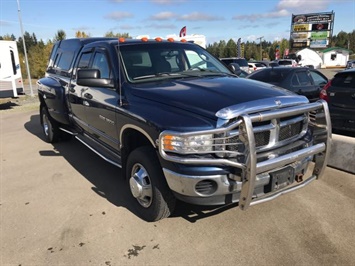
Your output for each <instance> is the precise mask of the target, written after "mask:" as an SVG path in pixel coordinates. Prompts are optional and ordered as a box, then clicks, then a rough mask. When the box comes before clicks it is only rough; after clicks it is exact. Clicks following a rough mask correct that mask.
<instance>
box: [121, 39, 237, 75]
mask: <svg viewBox="0 0 355 266" xmlns="http://www.w3.org/2000/svg"><path fill="white" fill-rule="evenodd" d="M119 51H120V53H121V61H122V65H123V67H124V69H125V72H126V75H127V78H128V80H129V81H130V82H143V81H147V80H152V79H153V80H154V79H177V78H186V77H203V76H211V75H231V74H232V73H231V71H230V70H229V69H228V68H226V67H225V66H224V65H223V64H222V63H221V62H220V61H219V60H217V59H216V58H215V57H213V56H212V55H210V54H209V53H208V52H207V51H206V50H204V49H202V48H201V47H199V46H198V45H192V44H191V45H190V44H184V43H147V44H143V45H142V44H141V43H140V44H130V45H121V46H120V47H119Z"/></svg>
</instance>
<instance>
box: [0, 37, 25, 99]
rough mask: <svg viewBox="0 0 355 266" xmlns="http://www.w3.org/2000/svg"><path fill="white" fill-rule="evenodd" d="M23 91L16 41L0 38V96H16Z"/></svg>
mask: <svg viewBox="0 0 355 266" xmlns="http://www.w3.org/2000/svg"><path fill="white" fill-rule="evenodd" d="M23 93H24V89H23V82H22V74H21V69H20V60H19V56H18V50H17V45H16V42H15V41H4V40H0V98H7V97H17V96H18V95H19V94H23Z"/></svg>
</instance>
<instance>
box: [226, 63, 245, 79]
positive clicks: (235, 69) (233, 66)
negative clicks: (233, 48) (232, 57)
mask: <svg viewBox="0 0 355 266" xmlns="http://www.w3.org/2000/svg"><path fill="white" fill-rule="evenodd" d="M228 68H229V70H230V71H232V72H233V73H234V74H236V75H237V76H239V75H240V74H242V70H241V69H240V66H239V65H238V64H237V63H230V64H229V65H228Z"/></svg>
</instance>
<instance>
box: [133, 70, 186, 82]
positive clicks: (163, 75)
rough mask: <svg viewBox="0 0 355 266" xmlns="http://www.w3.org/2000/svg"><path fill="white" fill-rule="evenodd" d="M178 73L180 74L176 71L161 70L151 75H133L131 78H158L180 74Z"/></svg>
mask: <svg viewBox="0 0 355 266" xmlns="http://www.w3.org/2000/svg"><path fill="white" fill-rule="evenodd" d="M180 75H181V74H177V73H170V72H161V73H156V74H151V75H145V76H139V77H134V78H133V80H140V79H149V78H160V77H176V76H180Z"/></svg>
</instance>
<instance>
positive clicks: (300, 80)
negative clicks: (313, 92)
mask: <svg viewBox="0 0 355 266" xmlns="http://www.w3.org/2000/svg"><path fill="white" fill-rule="evenodd" d="M292 85H293V86H310V85H312V82H311V79H310V77H309V76H308V74H307V72H305V71H302V72H296V73H295V74H294V75H293V77H292Z"/></svg>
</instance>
